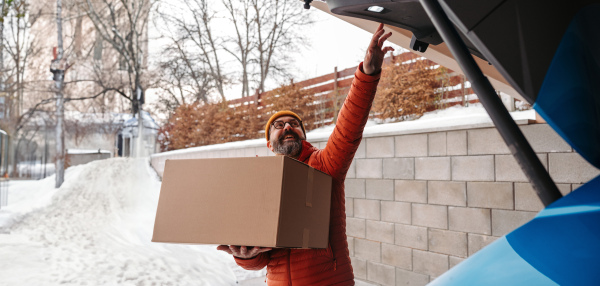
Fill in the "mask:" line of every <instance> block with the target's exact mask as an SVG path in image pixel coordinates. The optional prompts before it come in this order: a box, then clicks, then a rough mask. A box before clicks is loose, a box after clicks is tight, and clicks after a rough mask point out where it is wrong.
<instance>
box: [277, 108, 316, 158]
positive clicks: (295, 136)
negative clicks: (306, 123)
mask: <svg viewBox="0 0 600 286" xmlns="http://www.w3.org/2000/svg"><path fill="white" fill-rule="evenodd" d="M294 121H295V122H297V123H300V122H299V121H298V119H296V118H295V117H292V116H281V117H278V118H277V119H275V120H274V122H283V124H284V125H283V128H282V129H277V128H275V127H274V126H273V125H271V126H270V127H269V128H270V130H271V135H270V136H269V138H270V139H269V142H267V147H269V149H271V151H273V152H274V153H275V154H280V155H286V156H289V157H292V158H296V157H298V155H300V151H302V140H304V139H306V138H304V132H302V126H301V125H299V126H298V127H293V126H292V124H290V122H294Z"/></svg>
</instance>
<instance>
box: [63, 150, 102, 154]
mask: <svg viewBox="0 0 600 286" xmlns="http://www.w3.org/2000/svg"><path fill="white" fill-rule="evenodd" d="M67 153H68V154H98V153H105V154H110V151H108V150H101V149H67Z"/></svg>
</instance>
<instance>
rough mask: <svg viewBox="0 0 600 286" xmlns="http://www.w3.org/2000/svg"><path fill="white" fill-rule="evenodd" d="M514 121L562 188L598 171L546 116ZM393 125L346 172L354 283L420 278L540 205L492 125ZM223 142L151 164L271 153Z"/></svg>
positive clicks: (260, 146)
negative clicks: (407, 128)
mask: <svg viewBox="0 0 600 286" xmlns="http://www.w3.org/2000/svg"><path fill="white" fill-rule="evenodd" d="M520 124H521V125H520V128H521V130H522V131H523V133H524V134H525V136H526V137H527V139H528V140H529V142H530V144H531V145H532V146H533V149H534V150H535V151H536V153H537V154H538V157H539V158H540V160H541V161H542V163H543V165H544V166H545V167H546V169H547V170H549V172H550V175H551V177H552V178H553V179H554V181H555V182H556V183H557V185H558V188H559V189H560V191H561V192H562V193H563V194H568V193H569V192H571V191H573V190H575V189H577V188H578V187H579V186H580V185H581V184H582V183H585V182H587V181H589V180H590V179H592V178H593V177H595V176H597V175H599V174H600V171H599V170H597V169H595V168H594V167H592V166H591V165H589V164H588V163H587V162H586V161H585V160H583V159H582V158H581V157H580V156H579V155H578V154H577V153H575V152H574V151H573V149H572V148H571V147H570V146H569V145H568V144H567V143H565V142H564V141H563V140H562V139H561V138H560V137H559V136H558V135H557V134H556V133H555V132H554V131H553V130H552V129H551V128H550V127H549V126H548V125H547V124H532V125H528V124H526V122H525V123H524V122H521V123H520ZM397 133H398V134H394V132H389V131H387V132H385V134H384V135H380V134H377V133H368V134H367V135H365V138H363V141H362V143H361V145H360V147H359V149H358V152H357V153H356V156H355V159H354V161H353V164H352V165H351V167H350V171H349V173H348V176H347V179H346V213H347V217H348V218H347V234H348V245H349V249H350V256H351V258H352V264H353V268H354V274H355V276H356V278H357V285H425V284H427V283H428V282H429V281H431V280H433V279H435V278H436V277H438V276H440V275H441V274H442V273H444V272H445V271H447V270H448V269H450V268H452V267H453V266H455V265H457V264H458V263H460V262H461V261H463V260H464V259H465V258H467V257H469V256H470V255H473V254H474V253H475V252H477V251H478V250H480V249H482V248H483V247H485V246H486V245H488V244H490V243H491V242H493V241H494V240H495V239H497V238H498V237H501V236H503V235H505V234H507V233H509V232H510V231H512V230H514V229H515V228H517V227H519V226H520V225H522V224H524V223H526V222H527V221H529V220H531V219H532V218H533V217H534V216H535V215H536V213H537V212H538V211H540V210H541V209H542V204H541V203H540V202H539V199H538V198H537V196H536V194H535V192H534V191H533V189H532V187H531V185H530V184H529V183H528V182H527V180H526V178H525V175H524V174H523V173H522V171H521V170H520V168H519V166H518V165H517V163H516V161H515V159H514V158H513V157H512V155H511V154H510V153H509V151H508V148H507V147H506V145H505V143H504V141H503V140H502V138H501V137H500V135H499V134H498V132H497V131H496V129H495V128H493V127H485V128H481V127H477V128H473V126H471V127H470V128H469V129H466V128H465V129H462V130H460V129H458V130H457V128H456V127H451V128H446V129H445V130H444V129H440V128H436V130H435V131H434V132H432V131H431V130H420V131H419V130H417V131H411V134H404V133H406V132H397ZM325 140H326V139H325V138H322V139H321V140H312V141H311V143H313V145H315V146H318V147H320V148H323V147H325V143H326V142H325ZM254 141H255V142H254ZM229 146H230V147H228V146H227V144H223V145H221V146H220V147H219V148H220V149H214V148H211V147H200V148H199V149H197V150H198V151H196V152H193V153H183V152H181V153H179V154H178V153H177V151H175V152H170V153H163V154H157V155H155V156H153V157H152V165H153V166H154V168H155V169H156V170H157V171H158V173H159V174H162V168H163V167H164V159H165V158H173V159H174V158H215V157H217V158H218V157H243V156H256V155H259V156H267V155H272V153H271V152H270V151H269V150H268V149H267V148H266V147H265V142H264V140H253V142H250V143H249V144H246V145H244V147H243V148H239V147H235V146H236V145H235V144H230V145H229ZM202 148H204V149H202Z"/></svg>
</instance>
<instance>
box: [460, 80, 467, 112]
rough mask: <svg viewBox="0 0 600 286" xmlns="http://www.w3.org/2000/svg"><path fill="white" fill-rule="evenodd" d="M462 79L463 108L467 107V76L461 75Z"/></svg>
mask: <svg viewBox="0 0 600 286" xmlns="http://www.w3.org/2000/svg"><path fill="white" fill-rule="evenodd" d="M460 78H461V79H462V83H461V87H462V106H467V105H466V104H467V96H466V95H465V92H466V89H465V75H464V74H463V75H461V76H460Z"/></svg>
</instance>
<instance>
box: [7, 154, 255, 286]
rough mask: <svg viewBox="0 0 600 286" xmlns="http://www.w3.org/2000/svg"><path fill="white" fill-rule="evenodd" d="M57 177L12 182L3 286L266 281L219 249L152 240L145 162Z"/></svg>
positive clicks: (119, 161)
mask: <svg viewBox="0 0 600 286" xmlns="http://www.w3.org/2000/svg"><path fill="white" fill-rule="evenodd" d="M54 180H55V179H54V176H52V177H49V178H47V179H44V180H40V181H14V182H11V185H10V187H9V195H8V205H7V206H6V207H3V208H2V209H1V210H0V285H236V283H237V281H240V280H248V279H249V278H252V277H256V278H254V279H253V280H261V281H264V272H260V271H259V272H249V271H245V270H242V269H241V268H239V267H237V266H235V263H234V262H233V259H232V257H231V256H230V255H228V254H226V253H224V252H221V251H217V250H216V247H215V246H214V245H179V244H163V243H153V242H151V241H150V240H151V238H152V231H153V227H154V218H155V215H156V206H157V203H158V195H159V192H160V181H159V179H158V177H157V176H156V174H155V173H154V171H153V170H152V169H151V168H150V167H149V165H148V160H147V158H146V159H129V158H113V159H107V160H100V161H94V162H91V163H89V164H86V165H80V166H75V167H71V168H69V169H68V170H67V172H66V178H65V182H64V184H63V186H62V187H61V188H60V189H54ZM236 267H237V268H236ZM261 276H262V278H261Z"/></svg>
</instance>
